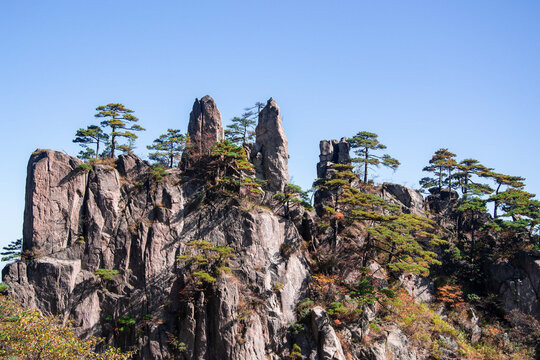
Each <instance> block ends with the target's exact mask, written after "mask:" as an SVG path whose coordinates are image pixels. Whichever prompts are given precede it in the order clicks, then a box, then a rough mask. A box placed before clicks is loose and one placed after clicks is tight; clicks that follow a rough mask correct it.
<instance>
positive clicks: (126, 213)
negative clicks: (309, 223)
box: [2, 151, 309, 360]
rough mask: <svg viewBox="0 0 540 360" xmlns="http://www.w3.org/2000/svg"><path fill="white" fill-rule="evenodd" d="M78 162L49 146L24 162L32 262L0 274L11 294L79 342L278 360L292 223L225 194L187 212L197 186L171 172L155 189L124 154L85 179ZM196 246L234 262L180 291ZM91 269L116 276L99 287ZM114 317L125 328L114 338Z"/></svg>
mask: <svg viewBox="0 0 540 360" xmlns="http://www.w3.org/2000/svg"><path fill="white" fill-rule="evenodd" d="M78 164H79V161H78V160H77V159H74V158H71V157H69V156H67V155H65V154H63V153H59V152H54V151H38V152H36V153H35V154H33V155H32V157H31V159H30V163H29V166H28V169H29V174H28V179H29V180H28V189H29V193H28V196H27V204H26V206H27V216H26V218H25V249H26V250H29V251H30V252H31V253H33V254H34V255H32V256H30V257H28V258H27V259H26V260H25V261H19V262H15V263H12V264H9V265H7V266H6V267H5V268H4V270H3V272H2V275H3V281H4V282H5V283H7V284H8V285H9V286H10V288H11V293H12V296H14V297H15V298H16V299H17V300H19V301H21V302H22V303H23V304H24V305H25V306H30V307H36V308H38V309H40V310H41V311H42V312H43V313H44V314H57V315H61V316H63V317H64V318H65V319H71V320H72V321H73V322H74V324H75V326H76V330H77V333H78V334H80V335H82V336H86V335H90V334H92V335H97V336H102V337H105V338H106V339H107V340H106V342H108V343H115V344H118V345H122V346H135V347H136V348H138V349H139V353H138V355H137V358H139V359H170V358H172V357H173V356H179V355H180V354H179V352H178V350H177V349H175V348H174V347H172V346H171V345H170V344H171V336H172V337H173V338H175V339H177V341H178V342H183V343H184V344H185V346H186V350H185V352H184V355H185V358H187V359H231V360H232V359H267V358H270V359H279V358H281V357H282V353H283V351H285V350H286V349H287V347H288V346H290V344H288V342H287V329H288V327H289V326H290V325H289V323H294V322H296V321H297V319H296V311H295V309H296V306H297V304H298V302H299V301H300V300H301V299H303V298H304V297H306V293H305V291H306V290H307V289H308V286H307V284H308V281H309V272H308V266H307V260H306V259H305V258H304V256H303V255H302V254H300V253H298V252H294V253H292V254H290V255H289V256H288V257H287V258H284V257H282V256H281V255H280V248H281V246H282V244H283V243H284V242H287V243H289V244H292V245H293V248H298V244H300V243H302V241H303V240H302V237H301V236H300V235H299V233H298V230H297V229H296V227H295V226H294V224H293V223H292V222H290V221H289V220H286V219H283V218H281V217H278V216H276V215H275V214H274V213H273V212H272V211H270V210H267V209H263V208H257V207H252V208H251V209H247V208H243V207H241V206H239V205H238V204H237V203H235V201H237V200H234V199H231V198H224V199H222V200H219V201H215V202H213V205H212V206H203V205H197V204H198V203H197V199H198V195H199V193H200V189H199V187H198V185H197V182H196V181H191V180H189V179H187V178H185V177H183V178H182V181H180V172H179V170H175V169H173V170H169V171H168V172H169V174H168V175H167V176H166V177H165V179H164V180H163V181H160V182H157V181H155V180H154V179H153V178H152V176H151V175H150V174H149V173H148V170H149V167H148V164H146V163H145V162H144V161H141V160H140V159H138V158H137V157H135V156H132V155H128V156H121V157H120V158H119V159H118V160H117V161H116V165H115V166H110V165H95V166H94V167H93V169H92V170H91V171H89V172H88V171H83V170H80V169H77V165H78ZM51 219H52V220H53V221H52V222H51ZM199 239H202V240H208V241H211V242H214V243H217V244H223V245H228V246H231V247H232V248H233V249H234V253H235V255H236V257H235V258H234V259H233V260H231V264H230V267H231V269H232V274H230V275H223V276H221V277H220V278H218V279H219V280H218V283H217V284H216V286H215V289H214V290H212V291H209V292H206V293H205V292H198V293H195V294H192V295H190V294H186V293H185V291H184V290H185V285H186V276H187V274H188V273H187V271H188V270H187V269H185V268H184V267H183V265H181V263H179V262H178V261H177V256H178V255H182V254H185V252H186V251H187V250H188V249H189V247H188V246H186V243H187V242H189V241H191V240H199ZM38 250H39V251H38ZM97 269H114V270H117V271H118V274H116V275H114V279H113V280H104V279H101V278H100V276H97V275H95V271H96V270H97ZM276 283H280V284H281V286H280V289H279V291H278V290H276V286H275V284H276ZM146 314H147V315H148V316H146V317H145V315H146ZM122 316H131V317H133V318H134V320H135V321H136V324H135V325H131V326H129V327H128V329H127V330H126V331H125V332H123V333H119V332H118V331H115V330H114V329H115V328H117V327H118V319H119V318H120V317H122Z"/></svg>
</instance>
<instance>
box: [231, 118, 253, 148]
mask: <svg viewBox="0 0 540 360" xmlns="http://www.w3.org/2000/svg"><path fill="white" fill-rule="evenodd" d="M251 115H252V114H251V113H244V114H242V117H237V116H235V117H234V118H232V120H231V121H232V124H230V125H227V129H225V138H226V139H227V140H229V141H231V142H232V143H233V144H236V145H241V146H243V145H245V144H247V143H249V142H253V140H254V139H255V131H254V130H253V129H254V126H255V123H256V122H255V120H253V119H250V116H251Z"/></svg>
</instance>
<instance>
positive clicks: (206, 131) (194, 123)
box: [182, 95, 225, 166]
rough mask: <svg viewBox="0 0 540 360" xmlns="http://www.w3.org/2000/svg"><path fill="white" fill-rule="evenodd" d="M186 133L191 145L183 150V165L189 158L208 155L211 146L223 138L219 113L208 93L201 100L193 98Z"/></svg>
mask: <svg viewBox="0 0 540 360" xmlns="http://www.w3.org/2000/svg"><path fill="white" fill-rule="evenodd" d="M188 134H189V137H190V139H191V143H192V146H193V147H192V148H191V149H189V150H187V151H185V152H184V155H183V157H182V162H183V163H184V166H185V165H186V161H187V162H189V160H190V158H193V157H195V156H201V155H210V153H211V148H212V146H214V144H215V143H217V142H219V141H221V140H223V139H224V138H225V134H224V131H223V125H222V124H221V114H220V113H219V110H218V108H217V105H216V103H215V101H214V99H212V97H211V96H210V95H206V96H204V97H203V98H202V99H201V100H199V99H195V103H194V104H193V109H192V110H191V113H190V114H189V124H188Z"/></svg>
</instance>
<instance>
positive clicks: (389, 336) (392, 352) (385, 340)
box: [358, 326, 419, 360]
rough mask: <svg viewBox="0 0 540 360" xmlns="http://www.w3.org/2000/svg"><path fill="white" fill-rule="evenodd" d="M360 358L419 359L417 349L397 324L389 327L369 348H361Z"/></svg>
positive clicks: (382, 359) (369, 359) (373, 359)
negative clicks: (411, 344)
mask: <svg viewBox="0 0 540 360" xmlns="http://www.w3.org/2000/svg"><path fill="white" fill-rule="evenodd" d="M358 358H359V359H367V360H386V359H400V360H416V359H419V357H418V356H417V353H416V351H415V350H414V349H413V348H411V346H410V342H409V340H408V339H407V336H406V335H405V334H404V333H403V332H402V331H401V330H400V329H399V328H398V327H397V326H393V327H391V328H389V329H388V330H386V331H385V336H383V337H381V338H380V339H379V340H378V341H376V342H375V343H374V344H373V345H371V346H370V347H368V348H367V349H363V350H361V351H360V353H359V357H358Z"/></svg>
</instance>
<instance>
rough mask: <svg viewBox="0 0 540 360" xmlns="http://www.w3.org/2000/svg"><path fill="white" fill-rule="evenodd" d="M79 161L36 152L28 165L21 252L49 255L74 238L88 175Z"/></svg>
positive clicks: (51, 152)
mask: <svg viewBox="0 0 540 360" xmlns="http://www.w3.org/2000/svg"><path fill="white" fill-rule="evenodd" d="M80 163H81V161H80V160H79V159H76V158H73V157H71V156H69V155H67V154H65V153H62V152H59V151H52V150H36V151H35V152H34V153H33V154H32V156H31V157H30V160H29V161H28V176H27V178H26V204H25V208H24V226H23V249H24V250H30V249H31V250H32V251H33V252H34V253H35V254H38V255H49V254H52V253H55V252H58V251H60V250H62V249H64V248H66V247H67V246H68V245H69V244H71V243H73V242H74V241H75V240H76V239H77V236H78V232H79V229H78V225H79V217H80V215H81V214H80V213H81V207H82V203H83V199H84V196H85V192H86V182H87V177H88V174H87V172H86V171H84V170H82V169H79V168H78V167H77V166H78V165H79V164H80Z"/></svg>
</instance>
